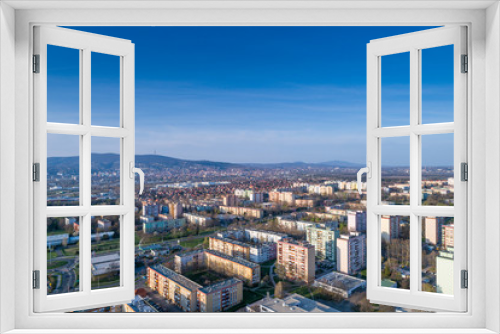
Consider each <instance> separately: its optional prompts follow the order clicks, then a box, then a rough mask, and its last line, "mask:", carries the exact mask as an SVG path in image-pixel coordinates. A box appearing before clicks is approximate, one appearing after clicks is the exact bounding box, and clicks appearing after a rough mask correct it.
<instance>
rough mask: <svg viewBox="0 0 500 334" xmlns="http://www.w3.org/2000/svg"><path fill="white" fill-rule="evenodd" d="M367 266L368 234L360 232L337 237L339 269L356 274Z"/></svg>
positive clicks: (348, 273)
mask: <svg viewBox="0 0 500 334" xmlns="http://www.w3.org/2000/svg"><path fill="white" fill-rule="evenodd" d="M365 267H366V236H365V235H364V234H362V233H360V232H351V233H350V234H349V235H341V236H340V237H339V238H338V239H337V271H340V272H341V273H344V274H347V275H354V274H356V273H357V272H358V271H360V270H362V269H364V268H365Z"/></svg>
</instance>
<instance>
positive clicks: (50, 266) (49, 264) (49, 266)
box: [47, 261, 68, 269]
mask: <svg viewBox="0 0 500 334" xmlns="http://www.w3.org/2000/svg"><path fill="white" fill-rule="evenodd" d="M67 263H68V261H52V262H47V269H55V268H59V267H62V266H64V265H65V264H67Z"/></svg>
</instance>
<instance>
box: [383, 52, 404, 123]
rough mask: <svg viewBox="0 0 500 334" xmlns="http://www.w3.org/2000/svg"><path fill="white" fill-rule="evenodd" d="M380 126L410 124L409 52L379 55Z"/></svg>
mask: <svg viewBox="0 0 500 334" xmlns="http://www.w3.org/2000/svg"><path fill="white" fill-rule="evenodd" d="M381 67H382V70H381V72H382V73H381V76H382V78H381V100H382V110H381V114H382V115H381V119H382V126H384V127H385V126H402V125H409V124H410V53H409V52H404V53H397V54H393V55H387V56H382V57H381Z"/></svg>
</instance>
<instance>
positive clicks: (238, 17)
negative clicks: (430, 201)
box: [0, 0, 500, 333]
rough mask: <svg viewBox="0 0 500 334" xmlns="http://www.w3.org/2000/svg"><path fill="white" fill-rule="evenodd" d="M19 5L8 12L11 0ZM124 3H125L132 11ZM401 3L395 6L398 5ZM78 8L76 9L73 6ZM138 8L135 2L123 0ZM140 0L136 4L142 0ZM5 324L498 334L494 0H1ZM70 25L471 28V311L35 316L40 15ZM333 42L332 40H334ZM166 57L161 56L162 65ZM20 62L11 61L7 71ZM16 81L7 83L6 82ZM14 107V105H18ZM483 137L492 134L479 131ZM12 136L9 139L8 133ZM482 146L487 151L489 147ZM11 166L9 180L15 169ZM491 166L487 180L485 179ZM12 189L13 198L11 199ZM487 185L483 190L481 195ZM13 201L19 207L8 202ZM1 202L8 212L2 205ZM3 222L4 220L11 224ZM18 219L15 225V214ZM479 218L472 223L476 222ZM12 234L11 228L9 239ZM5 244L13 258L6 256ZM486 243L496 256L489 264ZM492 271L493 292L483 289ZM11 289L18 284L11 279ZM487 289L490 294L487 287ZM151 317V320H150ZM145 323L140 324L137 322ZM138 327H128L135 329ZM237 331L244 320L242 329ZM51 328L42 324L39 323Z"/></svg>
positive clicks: (0, 308) (499, 70)
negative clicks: (34, 73)
mask: <svg viewBox="0 0 500 334" xmlns="http://www.w3.org/2000/svg"><path fill="white" fill-rule="evenodd" d="M11 6H12V7H14V8H16V10H14V9H13V8H12V7H11ZM127 7H128V9H127ZM395 7H397V8H395ZM75 8H79V9H75ZM130 8H133V9H130ZM138 9H142V10H138ZM0 10H1V12H0V43H1V44H0V46H1V47H0V70H1V71H2V72H1V74H2V75H0V96H1V100H0V108H1V109H0V117H1V118H0V120H1V122H0V138H1V141H0V182H2V183H1V188H0V195H1V197H0V209H1V210H0V215H1V216H0V217H1V219H2V221H1V225H0V228H1V231H0V242H1V247H0V266H1V267H0V269H1V272H2V273H5V272H8V273H12V271H13V270H15V275H3V274H0V280H1V281H0V283H1V284H0V289H1V303H0V317H1V318H0V320H1V321H0V326H1V327H0V328H1V330H2V331H3V332H7V331H9V330H15V331H13V333H14V332H15V333H28V332H29V333H36V332H41V330H42V329H50V332H57V330H59V332H64V333H69V332H77V330H75V328H78V329H80V330H81V329H87V331H86V332H92V333H103V332H109V331H110V330H112V329H114V330H115V331H117V330H118V331H120V329H122V330H124V329H127V332H129V333H132V332H137V333H141V332H146V331H151V330H153V329H155V328H156V329H162V332H165V333H166V332H170V333H173V332H180V331H183V332H186V330H189V332H192V333H207V332H243V329H245V331H246V332H248V330H250V329H254V330H255V331H259V332H261V333H270V332H273V333H280V332H282V333H285V332H286V333H291V332H293V333H299V332H300V333H304V332H323V333H324V332H331V333H335V332H338V333H340V332H345V331H347V329H349V330H348V331H349V332H351V333H356V332H359V333H389V332H397V333H410V332H411V333H415V332H416V331H417V329H418V332H433V333H456V332H464V333H495V332H499V331H500V320H499V319H498V314H499V312H500V302H499V294H500V284H499V281H498V277H499V273H500V260H499V258H498V254H500V252H499V244H500V242H499V239H500V238H499V236H500V230H499V224H498V220H499V218H500V206H499V205H498V203H499V202H500V173H499V170H498V166H499V164H500V135H499V131H498V127H499V124H500V116H499V114H498V110H499V109H500V98H499V97H498V91H499V90H500V66H499V63H500V11H499V9H498V3H497V1H478V2H476V1H453V2H449V1H439V0H436V1H433V2H417V1H404V2H403V1H398V2H397V4H396V3H394V2H386V1H370V3H369V4H367V3H366V2H357V1H356V2H355V1H332V2H324V1H309V2H308V1H295V2H293V3H291V2H284V1H283V2H280V1H269V2H254V3H252V2H230V3H221V2H217V1H209V2H204V3H203V4H201V3H196V2H193V3H191V2H189V1H186V2H184V3H179V2H175V1H172V2H167V1H165V2H161V3H160V2H150V1H142V2H134V1H130V2H129V1H127V2H125V1H122V2H113V1H100V2H94V1H79V2H71V3H70V2H69V1H67V2H64V3H63V2H49V1H36V2H30V1H27V2H23V1H15V0H11V1H6V2H3V3H1V4H0ZM55 23H57V24H58V25H63V26H70V25H126V26H130V25H167V26H168V25H198V26H199V25H207V26H221V25H227V26H230V25H306V26H310V25H367V26H371V25H415V26H420V25H428V26H436V25H447V24H465V25H467V26H468V28H469V42H470V46H469V55H470V57H471V58H470V59H471V63H470V68H471V70H472V75H470V76H469V79H468V84H469V87H470V88H471V89H470V92H469V93H468V94H469V96H468V104H469V110H471V112H470V114H469V120H468V121H469V122H468V132H469V133H471V137H470V138H469V141H468V147H469V152H470V153H471V157H470V159H469V161H470V175H469V176H470V181H469V190H468V195H469V198H471V201H470V203H469V210H468V218H469V221H470V222H471V224H469V230H468V233H469V235H470V236H471V242H470V243H469V244H468V246H467V247H468V254H470V258H469V259H468V268H469V271H470V276H469V289H468V291H467V293H468V303H469V304H468V305H469V308H468V311H467V312H466V313H459V314H456V313H435V314H420V313H414V314H346V313H343V314H336V315H331V314H311V315H309V314H308V315H304V316H297V315H293V314H277V315H271V316H270V315H265V314H252V315H248V314H208V315H203V314H165V315H163V316H156V315H153V316H152V315H147V314H134V315H130V314H113V315H111V314H76V315H75V314H57V313H54V314H35V313H33V312H32V310H33V301H32V290H31V269H32V265H33V263H32V259H30V256H29V254H30V250H29V248H30V245H31V244H32V242H33V240H32V238H31V237H29V235H30V229H31V227H30V226H31V223H30V222H32V215H33V213H32V212H30V211H29V210H27V209H26V208H27V207H29V206H30V205H32V203H30V200H29V198H30V196H29V195H30V194H31V192H32V182H31V179H30V176H31V163H32V161H31V159H30V157H31V156H32V147H31V146H30V143H31V142H32V136H31V135H30V133H32V129H33V128H32V126H33V125H32V119H31V115H32V100H31V98H30V96H31V94H32V91H31V88H30V87H31V80H32V79H31V75H30V73H29V69H30V62H31V59H30V55H31V54H32V49H31V45H32V44H31V43H32V39H31V38H32V35H31V31H32V27H33V25H35V24H55ZM332 42H334V41H332ZM159 65H161V64H159ZM14 68H15V71H14V70H13V69H14ZM13 82H14V83H15V85H13V84H12V83H13ZM13 110H15V112H13ZM486 136H488V140H486ZM13 138H15V145H12V139H13ZM486 151H487V152H488V154H486V153H485V152H486ZM14 170H15V178H13V177H12V173H13V172H14ZM486 176H488V182H485V181H486ZM12 189H15V198H14V200H12V199H11V196H12ZM486 194H487V195H488V196H486ZM12 206H13V207H14V210H12ZM6 208H8V210H6ZM6 221H7V223H6ZM11 222H14V223H15V224H12V223H11ZM471 225H474V229H472V228H471ZM12 235H14V236H15V237H14V238H12ZM12 249H15V252H14V253H15V256H14V257H12ZM486 250H488V253H489V254H491V256H490V257H489V264H488V266H486V265H485V255H486ZM486 277H488V290H486V282H487V281H486ZM13 287H15V288H13ZM486 291H487V293H486ZM145 326H147V328H145ZM139 327H140V328H139ZM130 328H133V329H134V330H130ZM238 329H241V330H238ZM45 332H46V331H45Z"/></svg>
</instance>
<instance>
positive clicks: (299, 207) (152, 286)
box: [47, 154, 453, 313]
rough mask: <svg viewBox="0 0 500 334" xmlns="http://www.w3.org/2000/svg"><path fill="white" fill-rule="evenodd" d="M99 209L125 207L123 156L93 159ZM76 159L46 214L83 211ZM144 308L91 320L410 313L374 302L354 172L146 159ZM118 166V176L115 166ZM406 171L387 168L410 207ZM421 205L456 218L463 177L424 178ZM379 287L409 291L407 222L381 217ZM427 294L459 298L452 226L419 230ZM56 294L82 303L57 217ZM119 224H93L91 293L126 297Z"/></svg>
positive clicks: (438, 172) (53, 235) (139, 250)
mask: <svg viewBox="0 0 500 334" xmlns="http://www.w3.org/2000/svg"><path fill="white" fill-rule="evenodd" d="M92 160H93V172H92V188H93V189H92V204H93V205H100V204H108V205H109V204H111V205H112V204H117V203H119V194H120V189H119V187H120V184H119V183H120V178H119V174H120V173H119V156H118V155H114V154H93V155H92ZM78 161H79V159H78V157H66V158H49V159H48V165H49V175H48V205H74V204H75V202H77V201H78V182H79V181H78V178H79V176H78ZM136 164H137V165H138V166H139V167H140V168H142V169H143V170H144V171H145V173H146V180H147V181H146V185H145V192H144V194H143V195H140V196H139V195H137V197H136V217H135V230H136V232H135V233H136V235H135V273H136V283H135V284H136V297H135V299H134V300H133V301H132V302H131V303H129V304H124V305H112V306H110V307H105V308H99V309H95V310H87V311H92V312H219V311H223V312H299V313H301V312H395V311H399V312H408V311H412V310H407V309H403V308H395V307H391V306H385V305H375V304H370V303H369V301H368V300H367V299H366V203H365V187H366V186H365V183H363V189H362V190H363V195H359V194H358V189H357V183H356V181H355V174H356V172H357V170H358V168H359V167H358V166H357V165H356V164H350V163H346V162H341V161H331V162H325V163H317V164H307V163H286V164H260V165H259V164H251V165H242V164H230V163H217V162H207V161H186V160H180V159H174V158H169V157H163V156H155V155H144V156H137V162H136ZM116 166H118V167H116ZM408 181H409V177H408V168H404V167H392V168H385V169H384V172H383V179H382V184H383V188H382V192H383V197H382V199H383V200H384V202H385V204H390V205H400V204H406V203H407V201H408V196H409V182H408ZM422 194H423V200H424V202H423V205H426V203H432V205H453V169H452V168H451V167H448V168H445V167H442V168H438V167H435V168H426V169H425V170H424V175H423V181H422ZM380 224H381V227H380V229H381V233H382V234H381V240H382V245H381V249H382V261H383V262H382V264H381V268H382V273H381V277H382V281H381V285H382V286H384V287H389V288H399V289H408V288H409V273H410V272H409V262H410V261H409V220H408V217H402V216H401V217H400V216H392V217H391V216H382V217H381V219H380ZM422 226H423V228H422V230H423V235H422V266H423V267H422V272H423V274H422V289H423V290H424V291H429V292H436V293H447V294H452V293H453V286H452V280H451V279H450V277H451V275H452V273H453V219H452V218H443V217H423V218H422ZM47 232H48V233H47V234H48V237H47V258H48V263H47V269H48V286H47V289H48V292H49V294H58V293H67V292H72V291H78V285H79V279H78V273H79V264H78V261H77V258H78V254H79V250H78V249H79V248H78V245H79V240H78V234H79V221H78V218H77V217H67V218H48V221H47ZM119 238H120V219H119V217H118V216H107V217H93V218H92V279H93V280H92V289H101V288H108V287H113V286H118V285H119V284H120V281H119V273H120V256H119V247H120V242H119Z"/></svg>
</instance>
